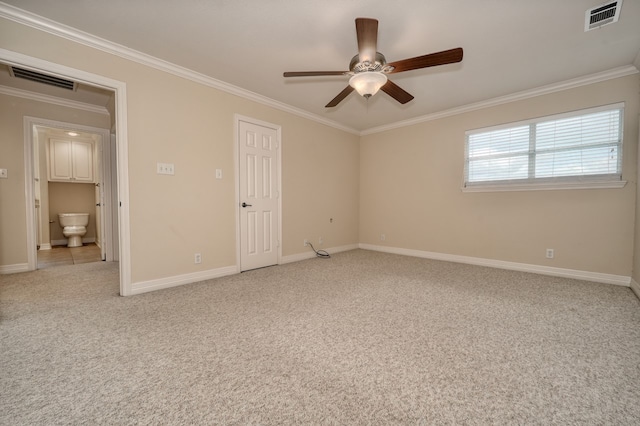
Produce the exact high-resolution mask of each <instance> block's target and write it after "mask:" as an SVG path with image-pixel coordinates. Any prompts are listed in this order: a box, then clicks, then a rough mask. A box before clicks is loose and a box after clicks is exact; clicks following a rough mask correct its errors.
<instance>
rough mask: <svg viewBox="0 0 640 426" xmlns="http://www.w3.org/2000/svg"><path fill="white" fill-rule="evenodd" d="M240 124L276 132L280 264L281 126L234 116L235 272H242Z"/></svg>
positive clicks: (279, 250) (280, 259) (280, 254)
mask: <svg viewBox="0 0 640 426" xmlns="http://www.w3.org/2000/svg"><path fill="white" fill-rule="evenodd" d="M240 122H246V123H251V124H255V125H257V126H262V127H268V128H270V129H273V130H275V131H276V144H277V147H276V159H277V162H278V166H277V167H276V180H277V182H276V188H277V192H278V194H277V195H278V220H277V222H278V235H277V238H278V241H277V245H278V263H277V264H278V265H280V264H281V263H282V126H280V125H277V124H273V123H269V122H266V121H262V120H257V119H255V118H251V117H247V116H244V115H240V114H234V116H233V124H234V131H233V135H234V144H233V154H234V155H233V158H234V159H235V171H234V172H235V173H234V177H235V185H234V186H235V192H236V195H235V209H236V211H235V217H236V269H237V272H238V273H240V272H242V263H241V257H242V253H241V246H240V244H241V238H242V235H241V233H240V225H241V224H240V208H241V207H240V160H241V159H240Z"/></svg>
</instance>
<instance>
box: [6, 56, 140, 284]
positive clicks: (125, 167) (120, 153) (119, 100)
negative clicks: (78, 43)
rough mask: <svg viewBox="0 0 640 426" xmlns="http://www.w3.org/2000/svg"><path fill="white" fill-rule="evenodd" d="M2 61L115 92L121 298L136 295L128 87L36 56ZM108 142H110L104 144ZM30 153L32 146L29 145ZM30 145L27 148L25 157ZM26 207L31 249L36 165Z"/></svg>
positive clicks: (29, 171) (32, 261)
mask: <svg viewBox="0 0 640 426" xmlns="http://www.w3.org/2000/svg"><path fill="white" fill-rule="evenodd" d="M0 61H2V62H4V63H6V64H8V65H15V66H19V67H22V68H27V69H30V70H33V71H37V72H41V73H47V74H52V75H55V76H57V77H61V78H66V79H71V80H74V81H77V82H79V83H84V84H88V85H90V86H96V87H101V88H103V89H107V90H112V91H113V92H115V123H116V126H115V127H116V129H115V130H116V152H117V159H116V164H117V170H118V172H117V192H118V206H119V209H118V225H119V226H118V231H119V232H118V236H119V238H118V242H119V251H118V252H119V267H120V295H122V296H129V295H131V294H132V283H131V230H130V215H129V148H128V139H127V133H128V131H127V85H126V83H124V82H122V81H118V80H113V79H111V78H107V77H103V76H101V75H98V74H93V73H89V72H86V71H83V70H79V69H75V68H71V67H67V66H64V65H60V64H56V63H54V62H49V61H45V60H43V59H39V58H34V57H32V56H28V55H24V54H21V53H17V52H13V51H11V50H7V49H3V48H0ZM103 142H106V141H103ZM28 145H29V149H31V148H30V146H31V143H29V144H28ZM26 149H27V144H25V157H26V158H30V157H27V156H26V154H27V152H26ZM25 165H26V167H25V171H24V173H25V175H24V176H25V199H26V200H25V203H26V209H27V210H26V215H27V223H28V224H30V225H28V226H27V228H28V229H29V228H30V229H31V232H28V231H27V236H26V238H27V247H30V244H33V242H34V241H35V238H36V237H35V235H33V233H34V231H35V228H34V227H33V226H34V225H35V216H36V214H35V198H34V193H33V185H29V184H27V182H31V183H33V176H34V170H33V162H32V161H30V162H28V164H25ZM36 261H37V260H36V252H35V250H31V249H29V250H27V262H28V268H29V270H35V265H36Z"/></svg>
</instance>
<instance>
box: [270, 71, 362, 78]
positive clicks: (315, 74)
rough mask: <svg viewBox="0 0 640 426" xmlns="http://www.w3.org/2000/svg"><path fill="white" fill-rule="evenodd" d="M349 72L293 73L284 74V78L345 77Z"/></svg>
mask: <svg viewBox="0 0 640 426" xmlns="http://www.w3.org/2000/svg"><path fill="white" fill-rule="evenodd" d="M348 72H349V71H292V72H285V73H284V74H282V75H283V76H284V77H315V76H321V75H345V74H347V73H348Z"/></svg>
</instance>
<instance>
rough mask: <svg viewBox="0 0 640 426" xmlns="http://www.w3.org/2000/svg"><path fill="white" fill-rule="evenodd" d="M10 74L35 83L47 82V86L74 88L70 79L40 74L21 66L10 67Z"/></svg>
mask: <svg viewBox="0 0 640 426" xmlns="http://www.w3.org/2000/svg"><path fill="white" fill-rule="evenodd" d="M11 75H13V76H14V77H17V78H23V79H25V80H30V81H35V82H37V83H43V84H48V85H49V86H54V87H61V88H63V89H67V90H75V89H76V85H75V83H74V82H73V81H71V80H65V79H64V78H59V77H54V76H51V75H47V74H41V73H39V72H35V71H31V70H25V69H23V68H16V67H11Z"/></svg>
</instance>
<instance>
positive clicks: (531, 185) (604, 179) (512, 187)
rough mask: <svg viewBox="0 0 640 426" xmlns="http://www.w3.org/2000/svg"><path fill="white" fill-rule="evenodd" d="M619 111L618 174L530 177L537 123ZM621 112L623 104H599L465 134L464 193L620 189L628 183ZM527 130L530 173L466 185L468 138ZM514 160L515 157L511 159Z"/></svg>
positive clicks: (623, 107)
mask: <svg viewBox="0 0 640 426" xmlns="http://www.w3.org/2000/svg"><path fill="white" fill-rule="evenodd" d="M612 110H620V144H619V151H618V163H619V173H612V174H600V175H573V176H556V177H545V178H535V177H532V176H533V173H532V168H534V167H535V157H536V155H537V154H538V153H536V150H535V128H536V126H535V125H536V124H540V123H545V122H549V121H556V120H562V119H566V118H573V117H579V116H583V115H589V114H593V113H598V112H604V111H612ZM624 112H625V103H624V102H618V103H614V104H607V105H601V106H597V107H592V108H585V109H580V110H574V111H569V112H564V113H560V114H553V115H547V116H542V117H536V118H532V119H527V120H521V121H516V122H510V123H504V124H500V125H496V126H490V127H483V128H478V129H473V130H467V131H466V132H465V142H464V170H463V177H462V188H461V189H462V191H463V192H496V191H527V190H555V189H600V188H622V187H624V186H625V185H626V183H627V181H625V180H623V179H622V169H623V164H622V161H623V146H624ZM523 126H528V127H529V151H528V156H527V158H528V159H527V161H528V167H529V173H528V177H527V178H524V179H506V180H489V181H481V182H468V174H469V136H470V135H474V134H479V133H488V132H492V131H496V130H505V129H512V128H517V127H523ZM514 157H515V156H514Z"/></svg>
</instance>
